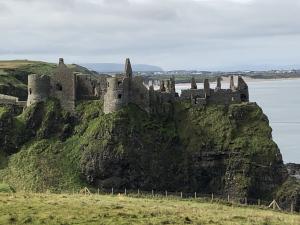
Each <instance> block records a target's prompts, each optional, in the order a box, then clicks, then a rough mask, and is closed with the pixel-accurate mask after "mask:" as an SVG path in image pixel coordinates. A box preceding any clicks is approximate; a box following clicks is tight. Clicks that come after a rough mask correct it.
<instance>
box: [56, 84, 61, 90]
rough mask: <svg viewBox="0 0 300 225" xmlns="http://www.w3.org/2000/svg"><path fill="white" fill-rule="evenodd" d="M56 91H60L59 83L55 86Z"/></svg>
mask: <svg viewBox="0 0 300 225" xmlns="http://www.w3.org/2000/svg"><path fill="white" fill-rule="evenodd" d="M56 90H58V91H62V86H61V84H59V83H57V84H56Z"/></svg>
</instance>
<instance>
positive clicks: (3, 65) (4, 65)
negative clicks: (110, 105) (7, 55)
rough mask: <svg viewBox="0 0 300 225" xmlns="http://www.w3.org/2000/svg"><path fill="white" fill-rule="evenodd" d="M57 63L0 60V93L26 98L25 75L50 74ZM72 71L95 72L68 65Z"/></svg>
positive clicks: (21, 98)
mask: <svg viewBox="0 0 300 225" xmlns="http://www.w3.org/2000/svg"><path fill="white" fill-rule="evenodd" d="M56 67H57V64H54V63H47V62H40V61H29V60H10V61H0V94H6V95H12V96H16V97H19V98H20V100H26V99H27V76H28V75H29V74H33V73H36V74H44V75H50V76H51V75H52V74H53V73H54V72H55V69H56ZM68 67H69V68H71V69H72V71H73V72H81V73H86V74H96V72H92V71H90V70H88V69H86V68H84V67H82V66H79V65H75V64H71V65H68Z"/></svg>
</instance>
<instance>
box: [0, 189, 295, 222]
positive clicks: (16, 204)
mask: <svg viewBox="0 0 300 225" xmlns="http://www.w3.org/2000/svg"><path fill="white" fill-rule="evenodd" d="M0 224H49V225H50V224H65V225H67V224H88V225H93V224H199V225H200V224H201V225H203V224H220V225H229V224H230V225H234V224H245V225H247V224H261V225H269V224H278V225H285V224H286V225H298V224H300V215H299V214H298V215H295V214H294V215H292V214H288V213H281V212H275V211H272V210H266V209H259V208H256V207H250V206H248V207H246V206H239V207H238V206H227V205H224V204H218V203H205V202H200V201H195V200H179V199H162V198H161V199H158V198H154V199H151V198H132V197H127V196H123V195H119V196H117V195H116V196H109V195H91V196H84V195H78V194H76V195H67V194H65V195H62V194H60V195H57V194H28V193H17V194H7V193H2V194H1V193H0Z"/></svg>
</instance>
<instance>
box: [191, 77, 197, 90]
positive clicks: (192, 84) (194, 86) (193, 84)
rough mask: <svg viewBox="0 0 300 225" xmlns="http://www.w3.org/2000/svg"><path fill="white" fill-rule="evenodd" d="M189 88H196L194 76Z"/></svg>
mask: <svg viewBox="0 0 300 225" xmlns="http://www.w3.org/2000/svg"><path fill="white" fill-rule="evenodd" d="M191 89H197V83H196V80H195V77H192V81H191Z"/></svg>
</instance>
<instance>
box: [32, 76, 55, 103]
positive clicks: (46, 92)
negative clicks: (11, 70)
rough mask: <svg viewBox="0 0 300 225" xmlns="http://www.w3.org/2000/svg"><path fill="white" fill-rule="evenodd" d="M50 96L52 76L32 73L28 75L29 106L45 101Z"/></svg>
mask: <svg viewBox="0 0 300 225" xmlns="http://www.w3.org/2000/svg"><path fill="white" fill-rule="evenodd" d="M49 96H50V77H48V76H40V75H37V74H32V75H29V76H28V100H27V106H30V105H31V104H34V103H37V102H41V101H45V100H46V99H47V98H49Z"/></svg>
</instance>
